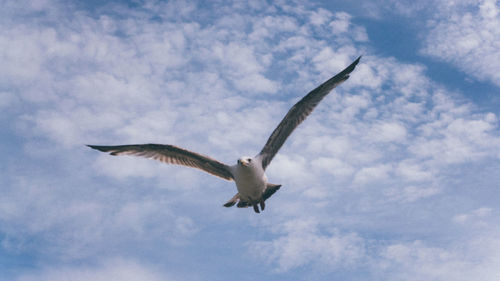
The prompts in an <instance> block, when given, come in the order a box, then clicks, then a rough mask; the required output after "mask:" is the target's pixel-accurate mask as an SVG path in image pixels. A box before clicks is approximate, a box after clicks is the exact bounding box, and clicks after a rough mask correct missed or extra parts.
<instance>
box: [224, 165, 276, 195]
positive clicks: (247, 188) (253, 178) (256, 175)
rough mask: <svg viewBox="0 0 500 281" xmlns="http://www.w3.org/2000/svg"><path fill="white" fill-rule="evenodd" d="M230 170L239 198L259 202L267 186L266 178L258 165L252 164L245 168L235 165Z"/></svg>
mask: <svg viewBox="0 0 500 281" xmlns="http://www.w3.org/2000/svg"><path fill="white" fill-rule="evenodd" d="M255 162H257V161H255ZM232 168H233V169H234V170H233V175H234V181H235V182H236V187H237V188H238V193H239V194H240V197H242V198H244V199H246V200H250V201H256V200H260V198H261V196H262V192H264V189H265V187H266V184H267V177H266V174H265V173H264V170H263V169H262V167H261V166H260V163H252V164H251V165H249V166H247V167H245V166H242V165H236V166H233V167H232Z"/></svg>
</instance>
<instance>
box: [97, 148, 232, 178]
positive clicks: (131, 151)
mask: <svg viewBox="0 0 500 281" xmlns="http://www.w3.org/2000/svg"><path fill="white" fill-rule="evenodd" d="M88 147H90V148H93V149H97V150H99V151H102V152H109V153H110V154H111V155H134V156H141V157H146V158H151V159H154V160H158V161H161V162H164V163H168V164H176V165H183V166H188V167H193V168H197V169H200V170H202V171H205V172H207V173H210V174H212V175H214V176H218V177H221V178H223V179H225V180H233V179H234V177H233V174H232V173H231V170H230V168H229V166H228V165H226V164H224V163H221V162H219V161H217V160H215V159H212V158H210V157H208V156H205V155H202V154H198V153H195V152H192V151H189V150H186V149H183V148H180V147H177V146H174V145H165V144H131V145H113V146H102V145H88Z"/></svg>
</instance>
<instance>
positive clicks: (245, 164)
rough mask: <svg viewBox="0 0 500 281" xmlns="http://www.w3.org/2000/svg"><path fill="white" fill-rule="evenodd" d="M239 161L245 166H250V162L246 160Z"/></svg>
mask: <svg viewBox="0 0 500 281" xmlns="http://www.w3.org/2000/svg"><path fill="white" fill-rule="evenodd" d="M239 162H240V164H241V165H243V166H245V167H248V164H249V163H248V162H247V161H245V160H239Z"/></svg>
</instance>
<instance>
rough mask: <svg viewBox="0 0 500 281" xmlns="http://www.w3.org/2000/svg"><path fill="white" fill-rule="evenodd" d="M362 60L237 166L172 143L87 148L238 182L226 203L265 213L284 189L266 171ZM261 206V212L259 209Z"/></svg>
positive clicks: (313, 95) (306, 101) (307, 100)
mask: <svg viewBox="0 0 500 281" xmlns="http://www.w3.org/2000/svg"><path fill="white" fill-rule="evenodd" d="M360 59H361V56H360V57H358V58H357V59H356V60H355V61H354V62H353V63H351V64H350V65H349V66H348V67H347V68H345V69H344V70H342V71H341V72H340V73H338V74H337V75H335V76H333V77H332V78H330V79H328V80H327V81H325V82H324V83H323V84H321V85H320V86H318V87H317V88H316V89H314V90H312V91H311V92H309V93H308V94H307V95H306V96H304V97H303V98H302V99H301V100H300V101H299V102H297V103H296V104H295V105H294V106H293V107H292V108H291V109H290V110H289V111H288V113H287V114H286V115H285V117H284V118H283V120H281V122H280V123H279V125H278V127H276V129H274V131H273V133H272V134H271V136H270V137H269V139H268V140H267V142H266V144H265V145H264V147H263V148H262V150H261V151H260V152H259V154H257V155H256V156H255V157H253V158H252V157H248V156H244V157H241V158H239V159H238V161H237V163H236V164H235V165H231V166H230V165H226V164H224V163H221V162H219V161H217V160H215V159H213V158H211V157H208V156H206V155H202V154H199V153H196V152H192V151H189V150H186V149H184V148H181V147H178V146H175V145H169V144H130V145H113V146H103V145H87V146H89V147H90V148H93V149H96V150H99V151H102V152H109V153H110V154H111V155H134V156H142V157H146V158H151V159H154V160H159V161H161V162H164V163H167V164H176V165H183V166H188V167H193V168H197V169H200V170H202V171H205V172H207V173H210V174H212V175H214V176H217V177H220V178H223V179H225V180H228V181H231V180H234V181H235V183H236V188H237V190H238V192H237V193H236V194H235V195H234V196H233V197H232V198H231V199H230V200H229V201H227V203H225V204H224V207H231V206H234V205H235V204H236V205H237V207H239V208H246V207H253V210H254V211H255V212H256V213H260V210H262V211H263V210H264V208H265V207H266V204H265V201H266V200H267V199H269V197H271V196H272V195H273V194H274V193H275V192H276V191H278V190H279V189H280V187H281V184H273V183H269V182H268V181H267V176H266V174H265V170H266V168H267V166H269V164H270V163H271V160H273V158H274V156H275V155H276V153H278V150H279V149H280V148H281V146H282V145H283V143H285V141H286V139H287V138H288V136H290V134H291V133H292V132H293V130H295V128H297V126H298V125H299V124H300V123H302V121H304V120H305V119H306V117H307V116H309V114H311V112H312V111H313V110H314V108H315V107H316V106H317V105H318V104H319V103H320V101H321V100H322V99H323V98H324V97H325V96H326V95H328V93H330V92H331V91H332V89H333V88H335V87H337V86H338V85H340V84H341V83H342V82H344V81H346V80H347V79H348V78H349V74H350V73H351V72H352V71H353V70H354V68H355V67H356V65H357V64H358V62H359V60H360ZM259 206H260V210H259Z"/></svg>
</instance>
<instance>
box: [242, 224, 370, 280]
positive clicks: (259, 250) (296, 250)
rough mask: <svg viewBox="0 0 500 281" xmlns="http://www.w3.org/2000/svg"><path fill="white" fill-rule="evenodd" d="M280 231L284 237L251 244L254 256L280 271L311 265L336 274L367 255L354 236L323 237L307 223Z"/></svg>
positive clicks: (326, 234)
mask: <svg viewBox="0 0 500 281" xmlns="http://www.w3.org/2000/svg"><path fill="white" fill-rule="evenodd" d="M279 228H283V230H284V231H283V232H284V234H285V235H284V236H281V237H279V238H277V239H275V240H272V241H265V242H264V241H261V242H253V243H250V244H249V248H250V251H251V253H252V254H254V255H255V256H256V257H258V258H264V259H266V260H267V261H268V262H272V263H276V264H277V265H278V268H277V270H278V271H287V270H289V269H291V268H294V267H300V266H304V265H307V264H311V263H317V264H320V265H322V266H326V267H327V268H329V269H328V270H333V268H338V267H348V266H350V265H352V264H353V263H357V262H359V261H360V259H362V258H363V257H364V255H365V253H364V251H365V249H364V243H363V242H364V241H363V240H362V239H361V238H360V237H358V236H357V235H356V234H354V233H348V234H341V233H338V231H335V230H334V231H330V232H327V233H322V232H321V231H319V229H318V225H317V224H316V223H314V222H311V221H304V220H295V221H288V222H287V223H286V224H284V225H282V226H280V227H279Z"/></svg>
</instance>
